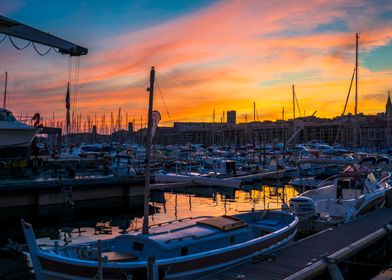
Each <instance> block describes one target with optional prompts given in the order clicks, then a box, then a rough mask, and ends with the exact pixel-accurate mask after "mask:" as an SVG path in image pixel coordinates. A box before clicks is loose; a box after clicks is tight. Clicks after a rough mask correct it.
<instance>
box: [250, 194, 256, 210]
mask: <svg viewBox="0 0 392 280" xmlns="http://www.w3.org/2000/svg"><path fill="white" fill-rule="evenodd" d="M250 201H251V202H252V212H254V211H255V208H256V195H255V191H254V190H252V191H251V192H250Z"/></svg>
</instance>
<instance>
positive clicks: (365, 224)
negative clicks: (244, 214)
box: [208, 208, 392, 280]
mask: <svg viewBox="0 0 392 280" xmlns="http://www.w3.org/2000/svg"><path fill="white" fill-rule="evenodd" d="M391 221H392V209H391V208H383V209H380V210H377V211H374V212H372V213H370V214H367V215H365V216H363V217H361V218H359V219H357V220H355V221H354V222H351V223H348V224H345V225H342V226H339V227H336V228H333V229H328V230H326V231H323V232H321V233H319V234H316V235H313V236H310V237H308V238H305V239H303V240H300V241H298V242H296V243H294V244H292V245H289V246H287V247H284V248H282V249H280V250H278V251H276V252H275V258H276V259H275V260H274V261H272V262H268V261H263V262H256V263H254V264H252V263H250V262H248V263H244V264H240V265H238V266H235V267H231V268H230V269H228V270H225V271H221V272H219V273H217V274H215V275H214V276H212V275H209V278H208V279H213V280H218V279H219V280H225V279H227V280H229V279H231V280H232V279H236V277H237V276H238V275H243V276H244V277H245V278H244V279H246V280H253V279H261V277H262V279H264V280H267V279H269V280H278V279H286V278H289V277H291V276H292V275H294V274H295V275H296V277H295V279H302V278H301V271H302V270H304V269H305V268H307V267H309V266H310V265H313V264H315V263H316V262H318V261H320V260H322V259H323V256H331V255H332V254H334V253H336V252H338V251H340V250H342V249H343V248H346V247H347V246H350V245H351V244H352V243H354V242H357V241H358V240H361V239H362V238H365V237H367V236H369V235H370V234H372V233H374V232H375V231H377V230H379V229H380V228H382V227H383V226H384V225H385V224H386V223H389V222H391ZM298 276H299V277H298ZM291 279H294V278H291ZM307 279H309V278H307Z"/></svg>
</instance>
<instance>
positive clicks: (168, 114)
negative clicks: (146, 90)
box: [155, 79, 173, 123]
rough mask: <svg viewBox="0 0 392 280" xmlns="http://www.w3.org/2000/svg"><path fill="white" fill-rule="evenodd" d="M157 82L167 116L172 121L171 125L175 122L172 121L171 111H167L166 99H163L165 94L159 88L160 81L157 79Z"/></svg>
mask: <svg viewBox="0 0 392 280" xmlns="http://www.w3.org/2000/svg"><path fill="white" fill-rule="evenodd" d="M155 81H156V83H157V86H158V89H159V93H160V95H161V97H162V100H163V105H165V109H166V113H167V116H168V117H169V121H170V122H171V123H173V121H172V119H171V117H170V113H169V110H168V109H167V106H166V102H165V98H163V94H162V91H161V87H160V86H159V83H158V80H157V79H155Z"/></svg>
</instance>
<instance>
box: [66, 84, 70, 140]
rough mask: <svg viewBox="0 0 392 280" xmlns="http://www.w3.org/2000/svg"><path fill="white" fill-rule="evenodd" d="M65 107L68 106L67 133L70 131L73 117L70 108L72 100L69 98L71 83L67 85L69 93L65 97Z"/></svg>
mask: <svg viewBox="0 0 392 280" xmlns="http://www.w3.org/2000/svg"><path fill="white" fill-rule="evenodd" d="M65 108H67V134H68V133H69V127H70V125H71V118H70V116H69V110H70V109H71V101H70V98H69V83H68V87H67V95H66V97H65Z"/></svg>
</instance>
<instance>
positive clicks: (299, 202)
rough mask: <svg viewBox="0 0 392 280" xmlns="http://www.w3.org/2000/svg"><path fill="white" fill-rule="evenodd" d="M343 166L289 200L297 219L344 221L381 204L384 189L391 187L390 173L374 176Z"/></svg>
mask: <svg viewBox="0 0 392 280" xmlns="http://www.w3.org/2000/svg"><path fill="white" fill-rule="evenodd" d="M350 170H351V171H352V167H349V168H348V169H346V171H345V172H343V174H340V175H337V176H333V177H331V178H330V179H329V180H326V181H324V182H323V183H321V184H322V186H318V187H317V188H316V189H313V190H309V191H306V192H304V193H302V194H300V195H299V196H297V197H294V198H292V199H291V200H290V211H291V212H293V213H295V214H296V215H297V216H298V217H299V220H300V221H304V220H307V219H311V220H314V221H315V222H316V223H322V224H328V225H332V224H338V223H347V222H350V221H352V220H354V219H356V218H357V217H359V216H362V215H364V214H366V213H368V212H370V211H373V210H375V209H377V208H379V207H382V206H383V204H384V203H385V193H386V191H388V190H390V189H391V186H390V184H389V180H390V174H389V173H387V172H384V173H383V174H382V175H381V179H379V180H377V179H376V178H375V176H374V175H373V173H372V172H368V173H363V172H361V171H360V170H356V171H355V172H350Z"/></svg>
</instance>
